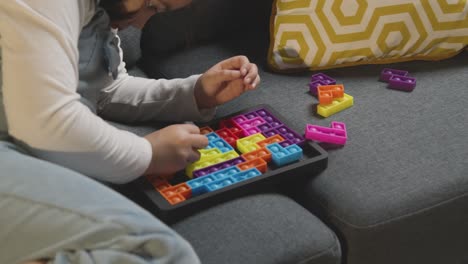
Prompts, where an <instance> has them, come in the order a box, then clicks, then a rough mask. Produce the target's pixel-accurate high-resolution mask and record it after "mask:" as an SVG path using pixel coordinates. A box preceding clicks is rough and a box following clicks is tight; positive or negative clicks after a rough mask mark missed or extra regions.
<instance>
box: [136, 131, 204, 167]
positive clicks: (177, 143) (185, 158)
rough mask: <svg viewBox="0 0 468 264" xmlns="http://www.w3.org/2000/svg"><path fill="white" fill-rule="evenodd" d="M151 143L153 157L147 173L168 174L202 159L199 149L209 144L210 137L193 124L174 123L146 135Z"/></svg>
mask: <svg viewBox="0 0 468 264" xmlns="http://www.w3.org/2000/svg"><path fill="white" fill-rule="evenodd" d="M145 138H146V139H147V140H148V141H149V142H150V143H151V146H152V149H153V157H152V159H151V164H150V166H149V167H148V169H147V170H146V171H145V173H144V174H145V175H153V174H156V175H167V174H172V173H174V172H177V171H179V170H181V169H183V168H185V167H186V166H187V165H188V164H189V163H192V162H195V161H197V160H199V159H200V152H198V151H197V150H198V149H202V148H205V147H206V146H207V145H208V138H207V137H206V136H204V135H201V134H200V129H199V128H198V127H197V126H195V125H191V124H183V125H172V126H168V127H165V128H163V129H161V130H158V131H156V132H153V133H151V134H148V135H146V136H145Z"/></svg>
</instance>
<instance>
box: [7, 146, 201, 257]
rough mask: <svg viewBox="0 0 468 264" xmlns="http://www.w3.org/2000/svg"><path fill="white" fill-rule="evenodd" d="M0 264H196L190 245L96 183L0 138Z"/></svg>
mask: <svg viewBox="0 0 468 264" xmlns="http://www.w3.org/2000/svg"><path fill="white" fill-rule="evenodd" d="M0 175H1V176H0V227H1V228H0V241H1V246H0V263H19V262H27V261H37V260H39V261H41V260H46V261H47V260H49V261H50V262H52V263H80V264H81V263H129V264H133V263H198V262H199V260H198V257H197V256H196V255H195V252H194V251H193V249H192V247H191V246H190V245H189V244H188V243H187V242H186V241H185V240H184V239H183V238H181V237H180V236H179V235H178V234H176V233H175V232H174V231H172V230H171V229H170V228H169V227H167V226H166V225H164V224H163V223H162V222H160V221H159V220H158V219H156V218H155V217H153V216H152V215H151V214H149V213H148V212H146V211H144V210H143V209H141V208H140V207H138V206H137V205H135V204H134V203H133V202H131V201H129V200H128V199H126V198H124V197H123V196H121V195H120V194H118V193H116V192H114V191H113V190H111V189H109V188H107V187H105V186H103V185H102V184H100V183H98V182H96V181H94V180H91V179H89V178H87V177H85V176H83V175H81V174H79V173H76V172H74V171H71V170H68V169H66V168H63V167H60V166H57V165H54V164H51V163H48V162H44V161H41V160H38V159H36V158H33V157H30V156H28V155H25V154H22V153H21V152H19V151H18V149H17V147H16V146H15V145H13V144H11V143H7V142H1V141H0Z"/></svg>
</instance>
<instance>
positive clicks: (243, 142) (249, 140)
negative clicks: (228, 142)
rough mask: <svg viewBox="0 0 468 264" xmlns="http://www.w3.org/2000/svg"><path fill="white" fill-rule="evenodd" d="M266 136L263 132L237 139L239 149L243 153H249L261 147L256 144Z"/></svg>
mask: <svg viewBox="0 0 468 264" xmlns="http://www.w3.org/2000/svg"><path fill="white" fill-rule="evenodd" d="M264 139H265V137H264V136H263V135H262V134H261V133H257V134H253V135H250V136H248V137H245V138H241V139H239V140H237V149H239V151H240V152H241V153H247V152H250V151H254V150H256V149H259V148H260V147H259V146H258V145H257V144H255V143H257V142H259V141H262V140H264Z"/></svg>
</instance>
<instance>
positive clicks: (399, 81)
mask: <svg viewBox="0 0 468 264" xmlns="http://www.w3.org/2000/svg"><path fill="white" fill-rule="evenodd" d="M388 84H389V85H388V87H389V88H392V89H397V90H403V91H407V92H411V91H413V89H414V87H416V78H413V77H408V76H398V75H393V76H392V77H390V80H389V81H388Z"/></svg>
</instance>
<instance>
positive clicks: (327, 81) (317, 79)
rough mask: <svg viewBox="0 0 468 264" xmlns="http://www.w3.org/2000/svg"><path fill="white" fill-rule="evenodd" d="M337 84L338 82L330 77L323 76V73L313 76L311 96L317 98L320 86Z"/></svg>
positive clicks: (310, 87) (310, 86) (310, 84)
mask: <svg viewBox="0 0 468 264" xmlns="http://www.w3.org/2000/svg"><path fill="white" fill-rule="evenodd" d="M333 84H336V80H335V79H333V78H331V77H330V76H328V75H326V74H323V73H317V74H314V75H312V78H311V80H310V83H309V91H310V93H311V94H313V95H315V96H317V88H318V86H320V85H333Z"/></svg>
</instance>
